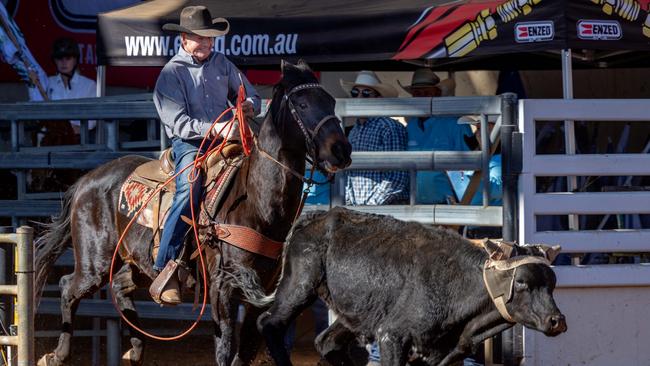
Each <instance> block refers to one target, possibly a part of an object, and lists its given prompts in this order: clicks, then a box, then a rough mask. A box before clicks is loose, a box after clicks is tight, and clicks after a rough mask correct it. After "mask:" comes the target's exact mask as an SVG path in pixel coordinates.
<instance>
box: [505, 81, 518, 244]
mask: <svg viewBox="0 0 650 366" xmlns="http://www.w3.org/2000/svg"><path fill="white" fill-rule="evenodd" d="M501 98H502V99H501V158H502V170H501V174H502V179H503V239H504V240H506V241H515V240H517V235H516V233H517V231H516V229H517V228H516V222H517V221H516V218H517V215H516V211H515V210H516V207H517V205H516V202H515V201H516V197H517V180H518V178H519V176H518V175H517V173H516V172H515V171H514V169H513V158H514V156H513V154H514V152H513V148H512V135H513V133H514V132H516V130H517V123H516V113H517V110H516V105H517V95H516V94H513V93H507V94H503V95H502V96H501Z"/></svg>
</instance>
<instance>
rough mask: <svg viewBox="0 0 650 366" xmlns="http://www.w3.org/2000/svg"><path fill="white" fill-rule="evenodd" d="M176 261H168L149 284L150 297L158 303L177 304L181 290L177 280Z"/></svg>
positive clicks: (179, 301) (179, 300)
mask: <svg viewBox="0 0 650 366" xmlns="http://www.w3.org/2000/svg"><path fill="white" fill-rule="evenodd" d="M177 269H178V263H177V262H176V261H169V262H167V265H166V266H165V268H163V270H162V271H160V273H159V274H158V276H157V277H156V278H155V279H154V280H153V282H152V283H151V286H149V294H150V295H151V298H152V299H153V300H154V301H156V302H157V303H159V304H165V305H172V306H173V305H178V304H180V303H181V291H180V285H179V280H178V271H177Z"/></svg>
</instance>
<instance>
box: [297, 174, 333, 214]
mask: <svg viewBox="0 0 650 366" xmlns="http://www.w3.org/2000/svg"><path fill="white" fill-rule="evenodd" d="M305 178H307V179H309V178H311V174H310V171H307V172H305ZM313 179H314V181H315V183H314V184H313V185H312V186H311V187H309V193H307V199H306V200H305V203H307V204H310V205H328V206H329V204H330V186H331V184H330V183H329V182H328V181H327V177H326V176H325V175H324V174H323V173H321V172H320V171H318V170H315V171H314V178H313ZM317 183H323V184H317ZM303 189H307V183H305V184H304V186H303Z"/></svg>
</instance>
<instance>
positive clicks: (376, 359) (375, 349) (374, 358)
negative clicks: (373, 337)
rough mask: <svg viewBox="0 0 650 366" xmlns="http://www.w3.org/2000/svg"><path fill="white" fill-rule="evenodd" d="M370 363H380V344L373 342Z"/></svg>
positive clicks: (369, 357)
mask: <svg viewBox="0 0 650 366" xmlns="http://www.w3.org/2000/svg"><path fill="white" fill-rule="evenodd" d="M368 361H374V362H380V361H381V355H380V354H379V344H377V342H372V344H371V345H370V353H369V354H368Z"/></svg>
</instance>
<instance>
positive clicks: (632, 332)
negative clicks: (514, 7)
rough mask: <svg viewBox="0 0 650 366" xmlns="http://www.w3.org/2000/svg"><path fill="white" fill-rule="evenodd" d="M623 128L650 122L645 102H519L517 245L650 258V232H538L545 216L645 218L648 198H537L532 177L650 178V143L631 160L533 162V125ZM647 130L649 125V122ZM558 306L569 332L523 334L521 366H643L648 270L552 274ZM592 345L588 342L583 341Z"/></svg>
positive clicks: (628, 267) (579, 269)
mask: <svg viewBox="0 0 650 366" xmlns="http://www.w3.org/2000/svg"><path fill="white" fill-rule="evenodd" d="M565 120H569V121H576V120H577V121H589V122H594V123H599V122H603V121H607V122H609V123H617V122H618V123H621V124H622V123H627V122H633V121H643V122H649V121H650V114H649V113H648V100H647V99H646V100H623V99H618V100H601V99H599V100H522V101H520V102H519V130H520V133H521V137H522V141H521V145H522V146H526V147H527V148H526V149H523V151H522V172H521V175H520V178H519V193H520V199H519V225H520V228H519V241H520V242H524V243H548V244H560V245H562V251H563V252H565V253H572V254H578V253H589V252H604V253H612V252H613V253H623V255H625V254H627V255H632V254H634V253H648V252H650V230H648V229H635V228H619V229H613V230H580V228H579V227H578V228H577V230H565V231H548V230H540V229H538V226H537V225H538V219H539V217H540V216H544V215H566V216H569V215H619V214H650V191H636V192H630V191H618V192H552V193H540V192H538V189H537V177H570V176H650V154H648V150H649V148H650V142H647V144H648V145H646V148H645V149H644V150H643V152H641V153H636V154H600V155H597V154H583V155H562V154H555V155H546V154H537V152H536V149H534V148H533V147H534V146H536V143H535V141H536V132H535V131H536V128H535V124H536V122H538V121H543V122H546V121H565ZM649 123H650V122H649ZM554 270H555V273H556V275H557V279H558V284H557V289H556V292H555V298H556V301H557V303H558V306H559V308H560V309H561V310H562V311H563V312H564V313H565V315H566V317H567V322H568V329H569V330H568V332H567V333H566V334H563V335H560V336H558V337H557V338H547V337H544V336H543V335H542V334H540V333H537V332H532V331H528V330H526V329H525V330H524V354H523V356H524V359H523V363H522V364H524V365H551V364H553V365H557V364H589V365H614V364H626V365H648V364H650V350H649V349H648V347H646V340H647V339H648V337H649V336H650V332H649V330H648V329H650V327H649V326H648V325H649V323H648V321H647V309H648V306H649V304H650V265H648V264H643V263H641V264H605V265H567V266H555V267H554ZM587 339H589V340H590V341H589V342H585V340H587Z"/></svg>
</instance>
